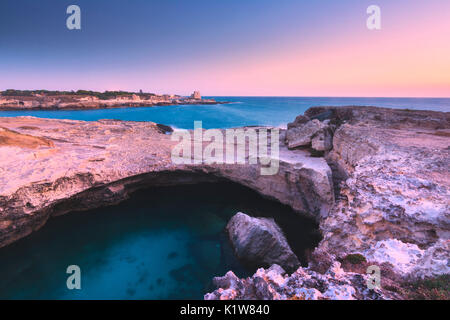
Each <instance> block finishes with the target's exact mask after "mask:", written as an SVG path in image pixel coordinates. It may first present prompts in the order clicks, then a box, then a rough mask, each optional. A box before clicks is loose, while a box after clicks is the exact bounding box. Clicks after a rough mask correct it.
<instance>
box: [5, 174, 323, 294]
mask: <svg viewBox="0 0 450 320" xmlns="http://www.w3.org/2000/svg"><path fill="white" fill-rule="evenodd" d="M239 211H241V212H245V213H247V214H249V215H252V216H258V217H259V216H260V217H274V218H275V221H276V222H277V223H278V224H279V226H280V227H281V228H282V230H283V231H284V233H285V235H286V237H287V239H288V242H289V244H290V246H291V248H292V249H293V251H294V253H296V255H297V256H298V257H299V259H300V261H301V263H302V264H303V265H306V264H307V261H306V257H307V254H308V252H310V251H312V250H313V249H314V247H315V246H316V245H317V244H318V242H319V240H320V234H319V231H318V226H317V224H316V223H315V222H314V221H313V220H311V219H309V218H305V217H302V216H300V215H299V214H298V213H296V212H294V211H292V210H291V209H290V208H289V207H287V206H284V205H282V204H280V203H278V202H275V201H272V200H268V199H265V198H263V197H261V196H260V195H259V194H257V193H256V192H254V191H252V190H250V189H248V188H245V187H243V186H240V185H238V184H235V183H228V182H219V183H205V184H197V185H186V186H177V187H158V188H156V187H154V188H148V189H143V190H140V191H138V192H136V193H134V194H133V195H132V197H131V198H130V199H129V200H127V201H124V202H122V203H120V204H118V205H116V206H111V207H105V208H100V209H95V210H90V211H85V212H72V213H70V214H66V215H64V216H60V217H55V218H52V219H50V221H48V223H47V224H46V225H45V226H44V227H43V228H41V229H40V230H39V231H37V232H35V233H33V234H31V235H30V236H28V237H26V238H24V239H21V240H19V241H17V242H15V243H13V244H12V245H9V246H7V247H5V248H2V249H0V261H1V263H0V274H1V275H2V277H1V279H0V299H202V298H203V295H204V294H205V293H206V292H209V291H212V290H213V289H214V288H213V287H212V279H213V277H215V276H223V275H224V274H225V273H226V272H227V271H229V270H232V271H233V272H235V274H236V275H237V276H239V277H246V276H249V275H251V274H253V273H254V272H255V271H256V270H255V269H254V267H253V268H252V267H249V266H244V265H242V264H241V263H240V262H239V261H238V260H237V259H236V257H235V256H234V254H233V250H232V247H231V245H230V243H229V240H228V235H227V233H226V232H225V226H226V224H227V223H228V221H229V219H230V218H231V217H232V216H233V215H234V214H236V213H237V212H239ZM69 265H78V266H79V267H80V269H81V290H69V289H67V286H66V280H67V278H68V277H69V276H70V274H67V273H66V269H67V267H68V266H69Z"/></svg>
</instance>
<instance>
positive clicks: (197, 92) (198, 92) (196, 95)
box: [191, 91, 202, 100]
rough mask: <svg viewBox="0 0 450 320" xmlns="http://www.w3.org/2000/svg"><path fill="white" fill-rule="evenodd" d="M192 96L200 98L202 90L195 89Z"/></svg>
mask: <svg viewBox="0 0 450 320" xmlns="http://www.w3.org/2000/svg"><path fill="white" fill-rule="evenodd" d="M191 98H192V99H198V100H200V99H201V98H202V95H201V94H200V91H194V93H193V94H192V95H191Z"/></svg>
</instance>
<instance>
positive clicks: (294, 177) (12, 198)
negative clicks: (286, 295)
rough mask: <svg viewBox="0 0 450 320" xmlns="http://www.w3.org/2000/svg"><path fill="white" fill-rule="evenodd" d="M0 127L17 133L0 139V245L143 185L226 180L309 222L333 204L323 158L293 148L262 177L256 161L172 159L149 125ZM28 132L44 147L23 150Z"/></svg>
mask: <svg viewBox="0 0 450 320" xmlns="http://www.w3.org/2000/svg"><path fill="white" fill-rule="evenodd" d="M0 126H1V127H4V128H7V129H8V130H9V131H11V132H12V131H14V134H15V136H16V138H17V139H16V142H15V143H14V144H11V143H2V142H0V151H1V152H0V247H2V246H5V245H7V244H9V243H12V242H14V241H16V240H18V239H20V238H22V237H24V236H26V235H28V234H30V233H31V232H33V231H35V230H38V229H39V228H40V227H41V226H43V225H44V224H45V223H46V221H47V220H48V219H49V218H50V217H51V216H54V215H61V214H65V213H68V212H70V211H75V210H87V209H92V208H97V207H100V206H106V205H114V204H117V203H118V202H120V201H123V200H125V199H127V198H128V197H129V195H130V194H131V193H132V192H134V191H135V190H137V189H140V188H145V187H148V186H157V185H164V186H166V185H178V184H192V183H196V182H202V181H217V180H219V179H227V180H231V181H235V182H237V183H240V184H242V185H245V186H247V187H249V188H252V189H254V190H256V191H257V192H259V193H260V194H262V195H264V196H266V197H270V198H272V199H276V200H278V201H280V202H282V203H284V204H287V205H289V206H291V207H293V208H294V209H295V210H296V211H298V212H299V213H301V214H305V215H309V216H311V217H313V218H315V219H317V220H318V219H319V217H320V216H322V215H324V216H326V215H327V214H328V211H329V210H330V208H331V206H332V205H333V202H334V194H333V186H332V181H331V170H330V168H329V167H328V165H327V163H326V161H325V160H324V159H321V158H311V157H310V156H309V154H308V152H305V151H301V150H294V151H289V150H287V148H286V147H283V148H281V150H280V157H279V158H280V159H279V171H278V173H277V174H276V175H273V176H262V175H261V174H260V165H259V164H255V165H248V164H239V165H234V164H233V165H232V164H228V165H219V164H200V165H196V164H193V165H184V164H181V165H177V164H174V162H173V161H172V159H171V151H172V148H173V147H174V145H176V144H177V142H175V141H172V140H171V136H170V135H168V134H165V133H167V132H170V130H168V128H167V127H164V126H161V125H157V124H154V123H151V122H127V121H118V120H100V121H96V122H84V121H74V120H50V119H38V118H33V117H18V118H0ZM31 136H32V137H35V138H34V139H35V140H36V141H48V142H49V144H51V145H47V144H45V143H44V144H41V145H39V146H37V145H36V148H30V147H28V146H27V145H26V144H27V143H25V142H26V141H29V140H30V137H31ZM19 138H20V139H19ZM21 139H22V140H21ZM17 140H18V141H17ZM0 141H4V140H3V138H2V136H1V132H0ZM21 141H22V142H21Z"/></svg>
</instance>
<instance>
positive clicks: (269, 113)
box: [0, 97, 450, 129]
mask: <svg viewBox="0 0 450 320" xmlns="http://www.w3.org/2000/svg"><path fill="white" fill-rule="evenodd" d="M215 99H216V100H218V101H231V102H233V103H232V104H224V105H180V106H164V107H148V108H146V107H143V108H119V109H106V110H86V111H80V110H77V111H1V112H0V116H8V117H13V116H23V115H27V116H35V117H41V118H56V119H75V120H87V121H92V120H99V119H120V120H134V121H153V122H156V123H162V124H167V125H171V126H173V127H176V128H183V129H192V128H193V126H194V121H198V120H200V121H203V128H230V127H239V126H246V125H271V126H284V125H286V124H287V123H288V122H291V121H292V120H294V119H295V117H296V116H297V115H299V114H303V113H304V112H305V110H306V109H308V108H309V107H312V106H319V105H322V106H324V105H327V106H346V105H365V106H378V107H388V108H400V109H416V110H417V109H423V110H436V111H450V98H307V97H302V98H287V97H286V98H281V97H273V98H268V97H215Z"/></svg>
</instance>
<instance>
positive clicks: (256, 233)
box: [227, 212, 300, 272]
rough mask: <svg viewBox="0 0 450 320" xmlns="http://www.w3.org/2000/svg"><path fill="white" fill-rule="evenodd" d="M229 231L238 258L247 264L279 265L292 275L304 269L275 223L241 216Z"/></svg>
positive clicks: (267, 219)
mask: <svg viewBox="0 0 450 320" xmlns="http://www.w3.org/2000/svg"><path fill="white" fill-rule="evenodd" d="M227 231H228V235H229V237H230V240H231V243H232V245H233V247H234V252H235V254H236V256H237V257H238V258H239V260H241V261H243V262H244V263H247V264H250V265H252V266H257V267H270V266H272V265H273V264H278V265H280V266H281V267H283V268H284V269H285V270H286V271H288V272H293V271H295V270H296V269H297V268H298V267H299V266H300V262H299V260H298V258H297V256H296V255H295V254H294V253H293V252H292V250H291V248H290V246H289V244H288V242H287V240H286V238H285V236H284V234H283V231H282V230H281V229H280V227H279V226H278V225H277V224H276V223H275V221H274V220H273V219H269V218H253V217H250V216H248V215H246V214H244V213H241V212H239V213H237V214H236V215H235V216H233V218H231V220H230V221H229V222H228V225H227Z"/></svg>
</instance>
